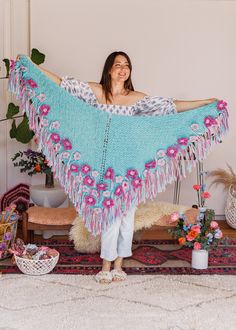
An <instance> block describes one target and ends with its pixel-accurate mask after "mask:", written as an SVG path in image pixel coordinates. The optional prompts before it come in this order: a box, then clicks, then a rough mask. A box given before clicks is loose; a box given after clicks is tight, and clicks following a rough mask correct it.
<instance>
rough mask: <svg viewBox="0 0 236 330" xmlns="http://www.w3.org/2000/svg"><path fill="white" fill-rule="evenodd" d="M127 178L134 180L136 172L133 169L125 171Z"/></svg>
mask: <svg viewBox="0 0 236 330" xmlns="http://www.w3.org/2000/svg"><path fill="white" fill-rule="evenodd" d="M127 176H128V177H130V178H136V176H138V171H137V170H135V169H130V170H128V171H127Z"/></svg>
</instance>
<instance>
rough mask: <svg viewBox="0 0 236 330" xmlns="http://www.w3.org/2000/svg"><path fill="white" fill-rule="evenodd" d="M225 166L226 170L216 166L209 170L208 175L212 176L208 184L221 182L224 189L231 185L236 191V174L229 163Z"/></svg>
mask: <svg viewBox="0 0 236 330" xmlns="http://www.w3.org/2000/svg"><path fill="white" fill-rule="evenodd" d="M227 167H228V170H223V169H220V168H218V169H216V170H214V171H211V172H210V174H209V175H208V176H209V177H212V178H213V181H212V182H211V184H210V186H212V185H214V184H216V185H218V184H222V185H223V186H224V189H225V190H229V188H230V186H232V188H233V190H234V191H236V174H235V173H234V171H233V169H232V167H231V166H230V165H229V164H227Z"/></svg>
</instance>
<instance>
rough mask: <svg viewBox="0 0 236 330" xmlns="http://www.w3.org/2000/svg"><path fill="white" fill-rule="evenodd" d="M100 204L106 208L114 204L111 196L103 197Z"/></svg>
mask: <svg viewBox="0 0 236 330" xmlns="http://www.w3.org/2000/svg"><path fill="white" fill-rule="evenodd" d="M102 204H103V206H105V207H106V208H108V209H110V208H111V207H112V206H114V201H113V199H111V198H105V199H104V201H103V203H102Z"/></svg>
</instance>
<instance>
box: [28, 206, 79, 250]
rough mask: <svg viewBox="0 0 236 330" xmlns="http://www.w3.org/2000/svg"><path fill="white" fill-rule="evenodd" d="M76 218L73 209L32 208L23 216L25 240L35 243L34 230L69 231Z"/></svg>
mask: <svg viewBox="0 0 236 330" xmlns="http://www.w3.org/2000/svg"><path fill="white" fill-rule="evenodd" d="M76 216H77V212H76V211H75V209H74V208H73V207H66V208H50V207H41V206H33V207H30V208H29V209H28V210H27V211H26V212H24V213H23V214H22V230H23V240H24V242H25V243H28V242H33V240H34V230H69V229H70V228H71V225H72V222H73V221H74V219H75V218H76ZM29 234H30V235H29Z"/></svg>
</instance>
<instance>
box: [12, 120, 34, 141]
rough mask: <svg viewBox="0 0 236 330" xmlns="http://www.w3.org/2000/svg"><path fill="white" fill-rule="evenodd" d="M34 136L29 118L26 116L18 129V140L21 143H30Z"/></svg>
mask: <svg viewBox="0 0 236 330" xmlns="http://www.w3.org/2000/svg"><path fill="white" fill-rule="evenodd" d="M33 136H34V132H33V131H31V130H30V128H29V121H28V118H27V117H26V116H25V117H24V118H23V120H22V122H21V123H20V124H19V126H18V127H17V129H16V139H17V141H19V142H21V143H28V142H29V141H30V140H31V139H32V137H33Z"/></svg>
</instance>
